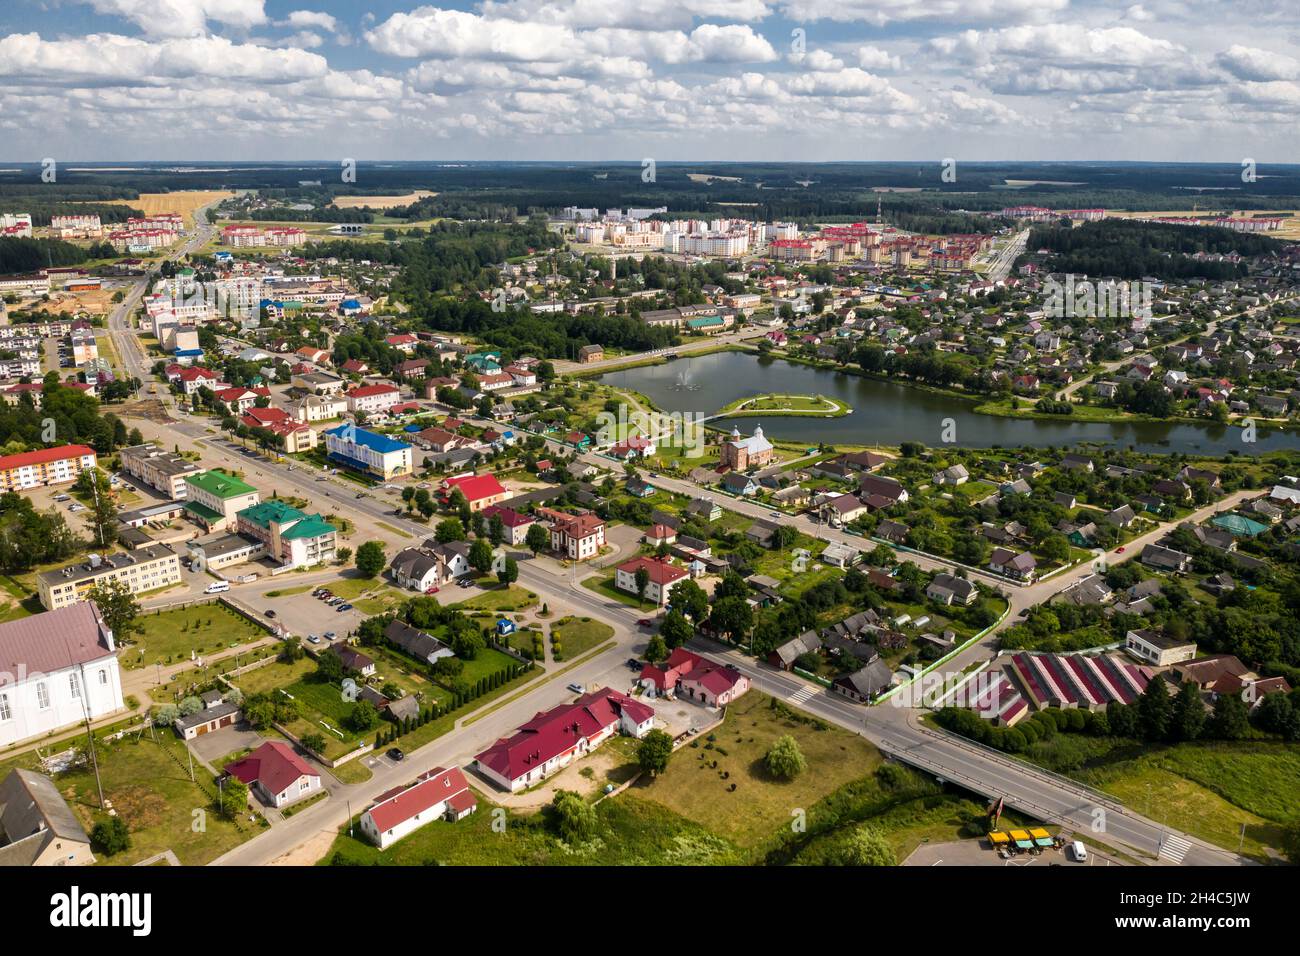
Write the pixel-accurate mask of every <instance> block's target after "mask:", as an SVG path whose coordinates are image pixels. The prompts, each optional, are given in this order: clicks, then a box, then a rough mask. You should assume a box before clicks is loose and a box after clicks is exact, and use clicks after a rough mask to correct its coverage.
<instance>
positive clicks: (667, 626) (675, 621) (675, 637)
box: [647, 607, 695, 657]
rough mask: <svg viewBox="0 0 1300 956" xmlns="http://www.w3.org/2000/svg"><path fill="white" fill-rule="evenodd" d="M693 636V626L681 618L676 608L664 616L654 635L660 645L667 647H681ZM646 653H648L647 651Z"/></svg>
mask: <svg viewBox="0 0 1300 956" xmlns="http://www.w3.org/2000/svg"><path fill="white" fill-rule="evenodd" d="M694 636H695V628H694V626H692V624H691V622H690V621H688V620H686V618H685V617H684V616H682V614H681V613H680V612H679V611H678V610H677V608H676V607H674V608H673V609H672V610H671V611H669V612H668V613H667V614H665V615H664V619H663V621H662V622H661V623H660V625H659V633H658V634H656V635H655V637H657V638H659V639H660V643H661V644H666V645H667V646H668V647H681V646H682V645H683V644H685V643H686V642H687V641H689V640H690V639H691V638H692V637H694ZM647 653H649V652H648V651H647ZM667 656H668V655H667V654H665V655H664V657H667Z"/></svg>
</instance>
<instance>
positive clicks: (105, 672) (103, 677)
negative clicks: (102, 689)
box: [99, 668, 108, 685]
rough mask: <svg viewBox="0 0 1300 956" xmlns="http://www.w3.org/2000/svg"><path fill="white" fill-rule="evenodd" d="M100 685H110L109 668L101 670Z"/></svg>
mask: <svg viewBox="0 0 1300 956" xmlns="http://www.w3.org/2000/svg"><path fill="white" fill-rule="evenodd" d="M99 683H100V684H101V685H103V684H107V683H108V668H100V671H99Z"/></svg>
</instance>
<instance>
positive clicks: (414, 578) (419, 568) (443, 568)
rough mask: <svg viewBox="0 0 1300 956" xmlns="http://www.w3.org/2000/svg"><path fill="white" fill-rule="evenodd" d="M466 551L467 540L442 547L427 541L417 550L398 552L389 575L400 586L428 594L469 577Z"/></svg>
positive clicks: (467, 553) (407, 549) (405, 549)
mask: <svg viewBox="0 0 1300 956" xmlns="http://www.w3.org/2000/svg"><path fill="white" fill-rule="evenodd" d="M469 549H470V545H469V542H467V541H449V542H447V543H446V544H444V543H442V542H440V541H434V540H433V539H430V540H428V541H426V542H424V544H423V545H421V546H420V547H418V548H404V549H402V550H401V551H399V552H397V554H396V555H394V556H393V561H392V563H391V564H390V565H389V568H388V572H389V574H391V575H392V577H393V580H394V581H395V582H396V583H397V584H398V585H399V586H400V587H404V588H410V589H411V590H413V591H427V590H429V588H434V587H441V586H442V585H444V584H446V583H448V582H449V581H454V580H456V579H457V578H461V577H464V576H465V575H467V574H469V573H470V570H471V569H470V566H469Z"/></svg>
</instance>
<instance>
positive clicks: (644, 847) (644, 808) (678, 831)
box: [321, 794, 741, 866]
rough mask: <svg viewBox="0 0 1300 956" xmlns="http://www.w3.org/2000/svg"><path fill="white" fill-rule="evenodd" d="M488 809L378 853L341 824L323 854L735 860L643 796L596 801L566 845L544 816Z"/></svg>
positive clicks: (494, 860)
mask: <svg viewBox="0 0 1300 956" xmlns="http://www.w3.org/2000/svg"><path fill="white" fill-rule="evenodd" d="M493 809H494V808H493V807H491V806H490V805H488V804H486V803H485V802H484V801H483V800H482V798H480V803H479V808H478V810H477V811H476V812H475V813H473V814H472V815H471V816H469V817H467V818H466V819H464V820H461V821H459V822H457V823H447V822H445V821H441V820H439V821H435V822H433V823H430V824H428V825H427V826H425V827H422V828H421V829H419V830H417V831H415V833H413V834H411V835H410V836H408V837H407V838H406V839H404V840H402V841H401V842H399V843H397V844H395V845H394V846H392V847H390V848H389V849H387V850H385V851H383V852H380V851H379V850H378V849H376V848H375V847H373V846H371V845H370V844H369V843H365V842H362V841H361V840H359V839H356V838H353V837H349V836H348V835H347V828H346V827H345V828H343V830H342V832H341V833H340V835H339V837H338V838H337V839H336V840H335V841H334V845H333V846H332V847H330V850H329V852H328V853H327V854H326V855H325V858H324V860H322V861H321V862H322V863H323V864H328V863H330V862H331V861H337V862H345V863H350V864H361V865H384V866H424V865H429V864H433V863H440V864H444V865H448V866H671V865H678V866H682V865H685V866H726V865H731V864H736V863H739V862H741V857H740V854H739V853H738V852H737V851H736V848H735V847H733V846H731V845H730V844H728V843H727V841H726V840H723V839H721V838H719V837H718V836H716V835H714V834H712V833H710V832H708V830H706V829H705V828H704V827H701V826H699V825H697V824H693V823H691V822H690V821H688V820H683V819H682V818H681V817H679V816H677V815H676V814H675V813H673V812H671V811H670V810H667V809H665V808H664V807H661V806H659V805H657V804H654V803H651V802H649V801H645V800H640V799H637V798H635V797H631V796H628V795H626V794H625V795H622V796H620V797H618V798H617V799H614V800H605V801H602V802H601V803H600V804H598V805H597V807H596V817H597V826H596V832H595V833H594V834H593V836H592V838H591V839H589V840H587V841H585V842H582V843H573V844H570V843H566V842H564V841H563V840H561V839H560V837H559V836H558V835H556V834H555V833H554V831H553V830H552V828H551V826H550V825H549V822H548V819H547V814H545V813H542V814H532V815H529V816H524V815H520V814H515V813H511V812H509V811H506V821H507V823H506V827H505V829H504V831H502V832H500V833H497V832H494V831H493V829H492V821H493V813H492V811H493Z"/></svg>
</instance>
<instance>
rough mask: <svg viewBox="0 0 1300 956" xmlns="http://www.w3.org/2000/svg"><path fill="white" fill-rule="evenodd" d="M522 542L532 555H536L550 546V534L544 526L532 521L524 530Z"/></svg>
mask: <svg viewBox="0 0 1300 956" xmlns="http://www.w3.org/2000/svg"><path fill="white" fill-rule="evenodd" d="M524 544H525V545H526V546H527V547H528V550H529V551H531V552H532V553H533V557H536V556H537V555H538V554H539V553H541V552H542V551H545V550H546V549H547V548H549V547H550V546H551V536H550V534H549V533H548V532H547V530H546V529H545V528H544V527H542V526H541V525H540V524H538V523H536V522H534V523H533V524H530V525H529V526H528V530H527V531H526V532H524Z"/></svg>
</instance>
